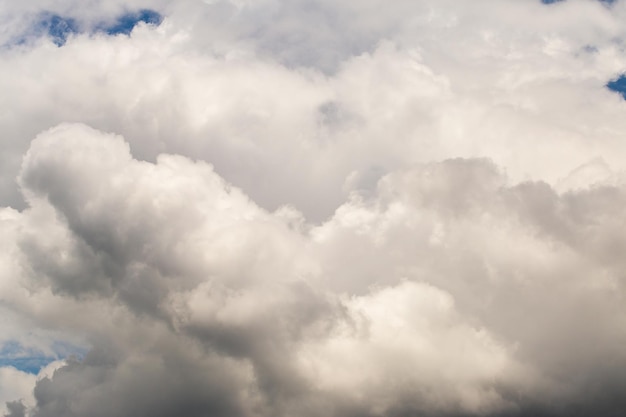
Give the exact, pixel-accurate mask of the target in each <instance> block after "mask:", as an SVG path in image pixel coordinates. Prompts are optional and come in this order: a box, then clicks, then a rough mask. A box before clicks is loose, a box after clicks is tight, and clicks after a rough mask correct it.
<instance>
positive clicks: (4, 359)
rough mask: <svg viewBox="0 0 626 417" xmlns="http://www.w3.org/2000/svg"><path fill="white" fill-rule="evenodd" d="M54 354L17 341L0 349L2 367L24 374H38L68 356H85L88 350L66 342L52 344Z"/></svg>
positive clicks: (10, 342) (8, 343) (0, 364)
mask: <svg viewBox="0 0 626 417" xmlns="http://www.w3.org/2000/svg"><path fill="white" fill-rule="evenodd" d="M51 348H52V351H53V354H45V353H44V352H42V351H41V350H39V349H36V348H33V347H26V346H23V345H22V344H21V343H19V342H17V341H9V342H6V343H5V344H4V345H2V347H1V348H0V367H5V366H12V367H14V368H16V369H19V370H20V371H22V372H28V373H29V374H37V373H39V371H40V370H41V368H43V367H45V366H46V365H48V364H49V363H50V362H54V361H56V360H59V359H63V358H66V357H68V356H72V355H74V356H79V357H82V356H84V354H85V352H86V349H84V348H81V347H78V346H74V345H71V344H68V343H65V342H54V343H53V344H52V347H51Z"/></svg>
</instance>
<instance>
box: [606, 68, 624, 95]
mask: <svg viewBox="0 0 626 417" xmlns="http://www.w3.org/2000/svg"><path fill="white" fill-rule="evenodd" d="M606 87H607V88H608V89H609V90H611V91H615V92H616V93H620V94H621V95H622V97H624V100H626V74H622V75H620V76H619V77H618V78H616V79H614V80H611V81H609V82H608V83H607V84H606Z"/></svg>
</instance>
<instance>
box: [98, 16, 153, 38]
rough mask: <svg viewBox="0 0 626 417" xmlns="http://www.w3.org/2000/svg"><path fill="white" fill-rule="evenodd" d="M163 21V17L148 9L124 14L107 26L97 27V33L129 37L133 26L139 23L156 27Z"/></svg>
mask: <svg viewBox="0 0 626 417" xmlns="http://www.w3.org/2000/svg"><path fill="white" fill-rule="evenodd" d="M162 21H163V16H161V15H160V14H159V13H158V12H155V11H154V10H149V9H143V10H139V11H138V12H131V13H125V14H123V15H121V16H119V17H118V18H117V19H116V20H115V21H114V22H113V23H111V24H109V25H100V26H98V31H99V32H104V33H106V34H107V35H111V36H114V35H130V33H131V32H132V31H133V29H134V28H135V26H137V25H138V24H139V23H146V24H149V25H154V26H158V25H160V24H161V22H162Z"/></svg>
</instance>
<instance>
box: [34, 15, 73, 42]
mask: <svg viewBox="0 0 626 417" xmlns="http://www.w3.org/2000/svg"><path fill="white" fill-rule="evenodd" d="M79 31H80V30H79V26H78V22H77V21H76V19H72V18H71V17H63V16H59V15H57V14H53V13H47V12H46V13H41V14H40V15H39V18H38V19H37V22H36V23H35V27H34V29H33V33H32V35H33V36H35V37H39V36H48V37H49V38H50V39H51V40H52V42H54V44H55V45H56V46H63V45H65V42H67V38H68V37H69V36H70V35H72V34H75V33H79ZM24 38H26V37H24ZM24 40H25V39H24Z"/></svg>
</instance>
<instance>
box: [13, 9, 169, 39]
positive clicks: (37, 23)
mask: <svg viewBox="0 0 626 417" xmlns="http://www.w3.org/2000/svg"><path fill="white" fill-rule="evenodd" d="M162 21H163V16H162V15H161V14H160V13H159V12H157V11H154V10H150V9H141V10H138V11H134V12H127V13H124V14H122V15H120V16H118V17H116V18H115V19H113V20H110V21H99V22H98V21H96V22H82V21H79V20H78V19H76V18H74V17H70V16H61V15H58V14H55V13H51V12H42V13H40V14H38V15H36V17H35V19H34V23H33V24H32V26H31V27H30V29H29V30H28V31H27V32H26V33H23V34H22V35H21V36H19V37H18V38H16V39H14V40H13V41H12V42H10V44H13V45H22V44H25V43H28V42H29V40H33V39H38V38H41V37H47V38H49V39H50V40H51V41H52V42H53V43H54V44H55V45H56V46H59V47H61V46H63V45H65V43H66V42H67V40H68V39H69V37H70V36H72V35H75V34H80V33H88V34H95V33H104V34H106V35H109V36H116V35H130V34H131V32H132V31H133V29H134V28H135V27H136V26H137V25H138V24H140V23H145V24H148V25H152V26H158V25H160V24H161V22H162Z"/></svg>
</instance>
